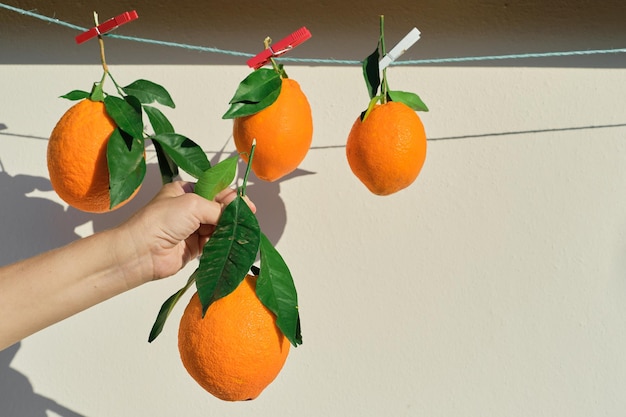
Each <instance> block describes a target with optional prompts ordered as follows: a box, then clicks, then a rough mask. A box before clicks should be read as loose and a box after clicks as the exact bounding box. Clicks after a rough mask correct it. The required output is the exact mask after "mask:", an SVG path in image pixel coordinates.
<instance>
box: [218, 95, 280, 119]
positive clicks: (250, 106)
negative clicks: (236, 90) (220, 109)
mask: <svg viewBox="0 0 626 417" xmlns="http://www.w3.org/2000/svg"><path fill="white" fill-rule="evenodd" d="M279 95H280V89H279V90H274V91H273V92H271V93H270V94H269V95H268V96H267V97H265V99H263V100H262V101H260V102H258V103H245V102H242V103H233V104H231V106H230V108H229V109H228V111H226V113H224V115H223V116H222V119H234V118H235V117H244V116H250V115H251V114H254V113H258V112H260V111H261V110H263V109H265V108H267V107H269V106H271V105H272V104H273V103H274V102H275V101H276V99H277V98H278V96H279Z"/></svg>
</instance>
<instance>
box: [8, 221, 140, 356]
mask: <svg viewBox="0 0 626 417" xmlns="http://www.w3.org/2000/svg"><path fill="white" fill-rule="evenodd" d="M123 233H125V231H124V230H122V229H113V230H110V231H106V232H102V233H99V234H97V235H93V236H90V237H87V238H84V239H80V240H78V241H76V242H74V243H71V244H70V245H67V246H64V247H62V248H59V249H56V250H53V251H50V252H46V253H43V254H41V255H39V256H36V257H34V258H30V259H26V260H24V261H20V262H17V263H15V264H12V265H9V266H6V267H3V268H0V350H1V349H3V348H5V347H8V346H10V345H11V344H13V343H15V342H17V341H19V340H21V339H22V338H24V337H26V336H29V335H30V334H32V333H34V332H36V331H38V330H41V329H43V328H45V327H47V326H49V325H51V324H53V323H56V322H58V321H60V320H63V319H65V318H67V317H70V316H72V315H74V314H76V313H78V312H80V311H83V310H85V309H87V308H88V307H90V306H93V305H95V304H98V303H100V302H102V301H104V300H107V299H109V298H111V297H113V296H115V295H117V294H120V293H122V292H124V291H127V290H129V289H130V288H133V287H136V286H138V285H140V284H141V283H142V282H144V281H145V277H144V275H146V274H147V273H146V271H143V270H142V267H143V264H142V262H141V261H142V259H141V258H142V256H140V255H138V254H136V253H134V252H133V251H132V246H129V247H124V242H125V239H124V236H122V234H123Z"/></svg>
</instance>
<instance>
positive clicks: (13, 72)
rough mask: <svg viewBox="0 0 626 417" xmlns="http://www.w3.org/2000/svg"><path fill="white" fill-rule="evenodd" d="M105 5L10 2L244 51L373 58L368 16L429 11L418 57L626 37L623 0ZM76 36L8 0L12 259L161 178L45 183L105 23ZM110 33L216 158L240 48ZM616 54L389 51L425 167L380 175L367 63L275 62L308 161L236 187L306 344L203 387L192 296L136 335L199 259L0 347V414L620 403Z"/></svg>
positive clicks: (555, 411)
mask: <svg viewBox="0 0 626 417" xmlns="http://www.w3.org/2000/svg"><path fill="white" fill-rule="evenodd" d="M97 3H99V2H93V1H83V2H77V3H76V4H72V5H70V4H68V3H66V2H62V1H48V2H43V1H28V2H27V1H23V2H17V1H13V2H11V4H14V5H17V6H20V7H22V8H25V9H28V10H32V9H36V11H38V12H40V13H43V14H45V15H48V16H56V17H58V18H59V19H62V20H67V21H70V22H72V23H75V24H80V25H84V26H89V23H88V20H89V14H90V13H91V11H92V10H93V9H94V8H96V10H98V12H99V14H100V16H101V18H105V17H108V16H113V15H115V14H117V13H119V12H121V11H124V10H128V9H132V8H135V9H137V11H138V12H139V14H140V20H138V21H137V22H135V23H133V24H130V25H127V26H125V27H124V28H123V29H122V28H121V29H120V30H118V32H117V33H119V34H124V35H133V36H141V37H146V38H156V39H162V40H168V41H176V42H185V43H192V44H198V45H205V46H215V47H219V48H223V49H233V50H240V51H245V52H255V51H256V50H257V49H259V48H258V46H259V45H260V43H261V41H262V39H263V38H264V37H265V36H267V35H271V36H273V37H275V38H280V37H281V36H282V35H284V34H286V33H288V32H290V31H292V30H294V29H296V28H298V27H300V26H302V25H306V26H307V27H309V29H311V31H312V32H313V36H314V38H313V39H312V40H311V41H309V42H307V43H306V44H304V45H303V46H302V47H300V48H298V49H299V50H296V51H294V55H293V56H298V57H305V58H309V57H311V58H337V59H361V58H363V57H364V56H365V55H367V54H369V53H370V52H371V50H372V49H373V47H374V45H375V42H376V36H377V32H378V28H377V24H378V18H377V16H378V14H380V13H385V15H386V16H387V24H388V27H387V28H388V32H387V33H388V36H389V38H390V39H392V40H391V42H392V43H393V41H394V40H398V39H399V38H400V37H402V36H403V35H404V33H406V32H407V31H408V30H409V29H410V28H411V27H413V26H418V27H419V28H420V29H421V30H422V32H423V39H422V40H420V42H419V43H418V44H417V45H416V46H415V47H414V48H413V49H412V50H411V51H410V52H409V53H407V56H406V58H412V59H417V58H422V57H424V58H430V57H439V56H465V55H492V54H500V53H516V52H537V51H556V50H579V49H588V48H594V49H600V48H616V47H624V46H626V40H625V39H624V29H623V28H622V27H618V23H619V22H621V21H623V17H624V15H625V14H624V6H623V5H622V2H617V1H615V2H602V3H592V2H584V1H577V2H550V3H549V4H547V3H545V2H539V1H537V2H523V4H522V2H504V1H482V2H481V1H472V2H456V1H447V2H435V1H431V2H428V1H406V2H399V1H396V2H385V3H384V6H380V5H377V4H376V3H374V2H367V1H366V2H359V3H358V4H359V6H357V5H356V3H348V2H342V3H337V4H335V2H324V1H318V2H309V1H303V2H298V3H287V2H269V3H268V4H260V3H253V2H248V1H240V2H205V3H200V2H198V3H192V2H185V1H183V2H160V1H153V2H146V1H137V2H133V3H131V2H122V1H120V2H107V3H106V4H104V3H103V4H97ZM96 4H97V6H94V5H96ZM620 26H622V25H621V23H620ZM75 34H76V32H73V31H72V30H69V29H65V28H59V27H57V26H55V25H51V24H48V23H43V22H39V21H37V20H34V19H32V18H28V17H22V16H19V15H17V14H15V13H11V12H7V11H4V10H0V63H1V64H2V65H0V91H1V93H2V97H3V98H2V100H1V101H0V127H3V129H2V130H0V161H1V162H2V170H1V172H0V190H2V197H0V216H1V217H2V218H1V219H0V248H1V250H0V263H3V264H4V263H8V262H11V261H14V260H16V259H19V258H20V257H23V256H29V255H33V254H35V253H38V252H40V251H42V250H46V249H50V248H53V247H56V246H59V245H61V244H64V243H67V242H69V241H71V240H73V239H76V238H78V237H79V236H84V235H87V234H90V233H92V232H93V231H99V230H103V229H104V228H107V227H110V226H112V225H115V224H117V223H119V222H120V221H122V220H123V219H124V218H126V217H127V216H129V215H130V214H131V213H132V212H133V211H134V210H136V209H137V208H138V207H140V206H141V205H142V204H144V203H145V202H146V201H147V200H148V199H149V198H150V197H151V196H152V195H153V194H154V193H155V192H156V190H157V189H158V186H159V181H160V178H159V176H158V172H157V169H156V165H155V163H156V161H155V158H154V155H153V154H152V153H151V152H149V153H148V157H149V158H151V159H150V162H151V164H150V166H149V172H148V178H147V179H146V184H145V185H144V187H143V188H142V190H141V192H140V194H139V195H138V196H137V198H136V200H135V201H133V202H132V203H130V204H129V205H128V206H126V207H125V208H123V209H121V210H119V211H117V212H114V213H112V214H107V215H99V216H95V215H86V214H81V213H78V212H76V211H75V210H72V209H69V208H67V207H66V206H65V205H64V204H62V203H61V202H60V201H59V199H58V198H57V197H56V196H55V194H54V192H53V191H51V189H50V184H49V181H48V178H47V171H46V166H45V153H46V140H47V137H48V135H49V133H50V131H51V129H52V127H53V126H54V123H55V122H56V120H57V119H58V118H59V117H60V115H61V114H62V113H63V112H64V111H65V110H66V109H67V108H68V106H69V102H67V101H64V100H61V99H59V98H58V96H59V95H61V94H64V93H65V92H67V91H69V90H72V89H74V88H88V87H89V86H90V85H91V83H92V82H93V81H95V80H97V79H98V78H99V77H100V74H101V72H100V71H101V70H100V68H99V67H98V62H97V59H98V55H97V52H98V51H97V46H96V44H95V43H93V42H92V43H90V44H85V45H82V46H78V47H77V46H75V45H74V44H73V36H74V35H75ZM106 43H107V52H108V53H107V56H108V60H109V64H110V65H111V70H112V71H113V72H114V75H115V77H116V79H118V81H120V82H121V83H124V82H125V81H132V80H135V79H137V78H140V77H143V78H147V79H150V80H153V81H155V82H159V83H161V84H163V85H164V86H166V87H167V88H168V90H169V91H170V93H171V94H172V96H173V98H174V100H175V101H176V103H177V108H176V109H175V110H169V111H168V112H167V114H168V116H169V117H170V119H171V120H172V122H173V123H174V125H175V126H176V127H177V130H179V131H180V132H181V133H184V134H186V135H188V136H190V137H192V138H193V139H194V140H196V141H197V142H199V143H200V144H201V146H202V147H203V148H204V149H205V150H206V151H207V152H208V153H209V157H210V158H215V157H216V155H217V153H218V152H219V151H220V150H222V149H223V147H225V150H226V151H231V150H233V148H234V147H233V145H232V139H231V137H230V129H231V124H230V122H229V121H225V120H221V118H220V117H221V115H222V114H223V112H224V111H225V109H226V108H227V102H228V100H229V99H230V98H231V96H232V93H233V92H234V89H235V88H236V85H237V83H238V82H239V81H240V80H241V79H242V78H243V77H244V76H245V75H246V74H248V73H249V69H248V68H247V67H246V66H245V64H244V62H243V61H244V60H241V59H235V58H225V57H223V56H220V55H211V54H205V53H197V52H189V51H181V50H178V49H173V48H164V47H157V46H146V45H142V44H139V43H133V42H128V41H117V40H112V39H111V40H107V41H106ZM623 63H624V57H623V55H615V56H593V57H581V58H576V59H550V60H532V61H516V62H500V63H498V65H499V66H496V65H495V63H489V64H481V65H473V66H464V65H455V66H429V67H392V68H391V69H390V70H389V71H388V75H389V77H390V82H392V83H393V86H394V88H397V89H403V90H409V91H416V92H419V93H420V95H421V96H422V98H423V99H424V100H425V101H426V102H427V103H428V105H429V106H430V109H431V111H430V113H427V114H423V115H422V119H423V121H424V124H425V126H426V130H427V133H428V136H429V138H430V139H431V141H430V142H429V150H428V156H427V161H426V164H425V167H424V169H423V172H422V174H421V175H420V177H419V178H418V180H417V181H416V182H415V183H414V184H413V185H412V186H411V187H410V188H409V189H407V190H405V191H403V192H400V193H398V194H396V195H393V196H390V197H386V198H380V197H375V196H373V195H371V194H369V193H368V192H367V191H366V189H365V188H364V187H363V186H362V185H361V184H360V183H359V182H358V181H357V180H356V179H355V178H354V177H353V176H352V174H351V172H350V170H349V168H348V165H347V162H346V160H345V155H344V148H343V145H344V144H345V139H346V137H347V134H348V131H349V129H350V126H351V125H352V122H353V121H354V119H355V118H356V117H357V115H358V114H359V112H360V111H361V110H362V109H363V108H364V106H365V105H366V103H367V101H368V100H367V94H366V91H365V88H364V83H363V81H362V77H361V69H360V68H358V67H357V66H350V65H343V66H317V65H306V64H302V65H290V66H289V74H290V76H291V77H292V78H295V79H297V80H298V81H299V82H300V84H301V85H302V88H303V90H304V91H305V92H306V93H307V95H308V96H309V100H310V102H311V105H312V109H313V117H314V120H315V134H314V139H313V140H314V143H313V148H312V150H311V152H310V153H309V155H308V156H307V158H306V160H305V161H304V163H303V164H302V166H301V170H302V171H300V172H299V174H301V175H298V176H294V177H292V178H289V179H287V180H285V181H282V182H279V183H275V184H264V183H260V182H258V181H254V182H253V183H252V184H251V186H250V187H249V193H250V195H251V196H252V197H253V199H254V201H255V203H256V204H257V207H258V210H259V218H260V221H261V226H262V227H263V228H264V230H265V231H266V233H267V234H268V235H270V237H271V238H272V239H273V240H274V241H275V242H277V246H278V248H279V250H280V251H281V253H282V254H283V256H284V257H285V259H286V260H287V262H288V264H289V266H290V268H291V270H292V272H293V274H294V278H295V280H296V285H297V287H298V292H299V297H300V308H301V314H302V325H303V336H304V344H303V345H302V346H301V347H298V348H297V349H294V350H293V351H292V353H291V354H290V356H289V358H288V360H287V364H286V366H285V368H284V369H283V372H282V373H281V374H280V375H279V377H278V379H277V380H276V381H275V382H274V383H273V384H272V385H271V386H270V387H269V388H268V389H267V390H266V391H265V392H264V393H263V394H262V396H261V397H259V398H258V399H257V400H255V401H252V402H247V403H240V404H230V403H224V402H221V401H219V400H216V399H215V398H213V397H211V396H210V395H209V394H207V393H205V392H204V391H203V390H202V389H201V388H199V387H198V386H197V385H196V384H195V382H194V381H193V380H191V378H190V377H189V376H188V375H187V374H186V372H185V371H184V369H183V367H182V365H181V363H180V361H179V359H178V352H177V348H176V329H177V323H176V320H177V319H178V317H180V314H182V306H179V307H178V308H177V309H176V310H175V312H174V313H173V317H172V318H171V319H170V320H171V321H169V322H168V325H167V327H166V329H165V332H164V333H163V334H162V335H161V336H160V337H159V339H157V341H156V342H154V343H153V344H148V343H147V341H146V340H147V335H148V331H149V329H150V326H151V325H152V322H153V319H154V317H155V315H156V312H157V311H158V308H159V307H160V305H161V303H162V301H163V300H164V299H165V298H167V297H168V296H169V295H170V294H171V293H172V292H174V291H175V290H177V289H178V288H179V287H180V286H181V285H182V283H183V282H184V281H185V280H186V278H187V277H188V275H189V273H190V272H191V270H192V268H193V267H194V266H195V265H190V267H188V268H187V269H185V270H183V271H182V272H181V273H180V274H178V275H177V276H176V277H174V278H172V279H169V280H163V281H160V282H156V283H153V284H150V285H146V286H144V287H143V288H139V289H136V290H133V291H131V292H129V293H126V294H124V295H122V296H120V297H117V298H115V299H113V300H110V301H108V302H106V303H103V304H101V305H99V306H96V307H94V308H92V309H90V310H88V311H86V312H85V313H83V314H80V315H78V316H75V317H72V318H70V319H68V320H66V321H64V322H62V323H59V324H58V325H55V326H52V327H51V328H49V329H46V330H45V331H42V332H41V333H38V334H36V335H34V336H32V337H30V338H27V339H25V340H24V341H22V342H21V343H20V344H18V345H16V346H14V347H13V348H11V349H8V350H6V351H4V352H0V416H5V415H7V416H39V415H49V416H54V415H59V416H76V415H79V416H90V417H100V416H102V417H104V416H126V415H135V416H167V415H176V416H189V417H192V416H207V415H208V416H213V415H215V416H217V415H228V416H252V415H254V416H277V415H281V416H282V415H301V416H311V417H314V416H315V417H317V416H321V415H326V416H352V415H360V416H368V417H369V416H371V417H378V416H381V415H394V416H416V415H428V416H477V417H478V416H485V415H494V416H495V415H502V416H531V415H532V416H538V415H545V416H568V417H571V416H581V417H582V416H590V415H607V416H620V415H622V414H623V410H624V409H626V398H625V397H624V396H623V389H624V385H625V382H624V381H626V359H625V356H624V354H623V351H624V349H625V348H626V328H625V327H624V317H626V303H625V302H624V299H625V298H626V278H625V277H626V197H625V195H624V190H625V189H626V164H625V163H624V161H625V160H626V142H625V136H626V117H625V116H624V106H625V104H626V99H625V97H626V83H625V82H624V79H625V77H626V71H625V70H624V68H623V66H624V65H623ZM148 64H149V65H148ZM25 296H26V295H25ZM38 302H45V300H33V303H38ZM0 319H1V318H0ZM46 413H47V414H46Z"/></svg>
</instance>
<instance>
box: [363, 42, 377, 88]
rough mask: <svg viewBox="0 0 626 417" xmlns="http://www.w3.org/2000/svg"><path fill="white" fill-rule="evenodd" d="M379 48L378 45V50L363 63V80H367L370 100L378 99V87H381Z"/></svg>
mask: <svg viewBox="0 0 626 417" xmlns="http://www.w3.org/2000/svg"><path fill="white" fill-rule="evenodd" d="M378 48H379V46H378V45H376V50H374V52H372V53H371V54H370V55H369V56H368V57H367V58H365V59H364V60H363V63H362V65H363V78H365V84H366V86H367V92H368V94H369V96H370V99H372V98H374V97H376V95H377V94H378V87H380V70H379V68H378V61H379V59H380V54H379V52H378Z"/></svg>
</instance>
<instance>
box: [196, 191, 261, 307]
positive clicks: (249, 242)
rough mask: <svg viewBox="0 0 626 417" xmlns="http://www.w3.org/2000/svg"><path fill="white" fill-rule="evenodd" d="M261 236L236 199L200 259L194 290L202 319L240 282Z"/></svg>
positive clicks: (254, 219)
mask: <svg viewBox="0 0 626 417" xmlns="http://www.w3.org/2000/svg"><path fill="white" fill-rule="evenodd" d="M260 235H261V229H260V227H259V223H258V221H257V219H256V217H255V216H254V213H252V210H250V207H248V205H247V204H246V202H245V201H244V200H243V198H241V196H239V195H238V196H237V197H236V198H235V199H234V200H233V201H232V202H231V203H230V204H229V205H228V206H226V208H225V209H224V212H223V213H222V215H221V217H220V220H219V221H218V223H217V226H216V227H215V231H214V232H213V235H212V236H211V239H209V241H208V243H207V244H206V245H204V249H203V251H202V256H201V257H200V265H199V266H198V270H199V271H198V276H197V277H196V288H197V289H198V296H199V297H200V302H201V304H202V315H203V316H204V313H206V310H207V309H208V308H209V306H210V305H211V304H212V303H213V302H214V301H216V300H219V299H220V298H222V297H224V296H226V295H228V294H230V293H231V292H232V291H234V290H235V288H237V286H238V285H239V284H240V283H241V281H243V279H244V278H245V276H246V275H247V273H248V271H249V270H250V267H251V266H252V264H253V263H254V260H255V259H256V255H257V253H258V251H259V244H260V242H259V241H260Z"/></svg>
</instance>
